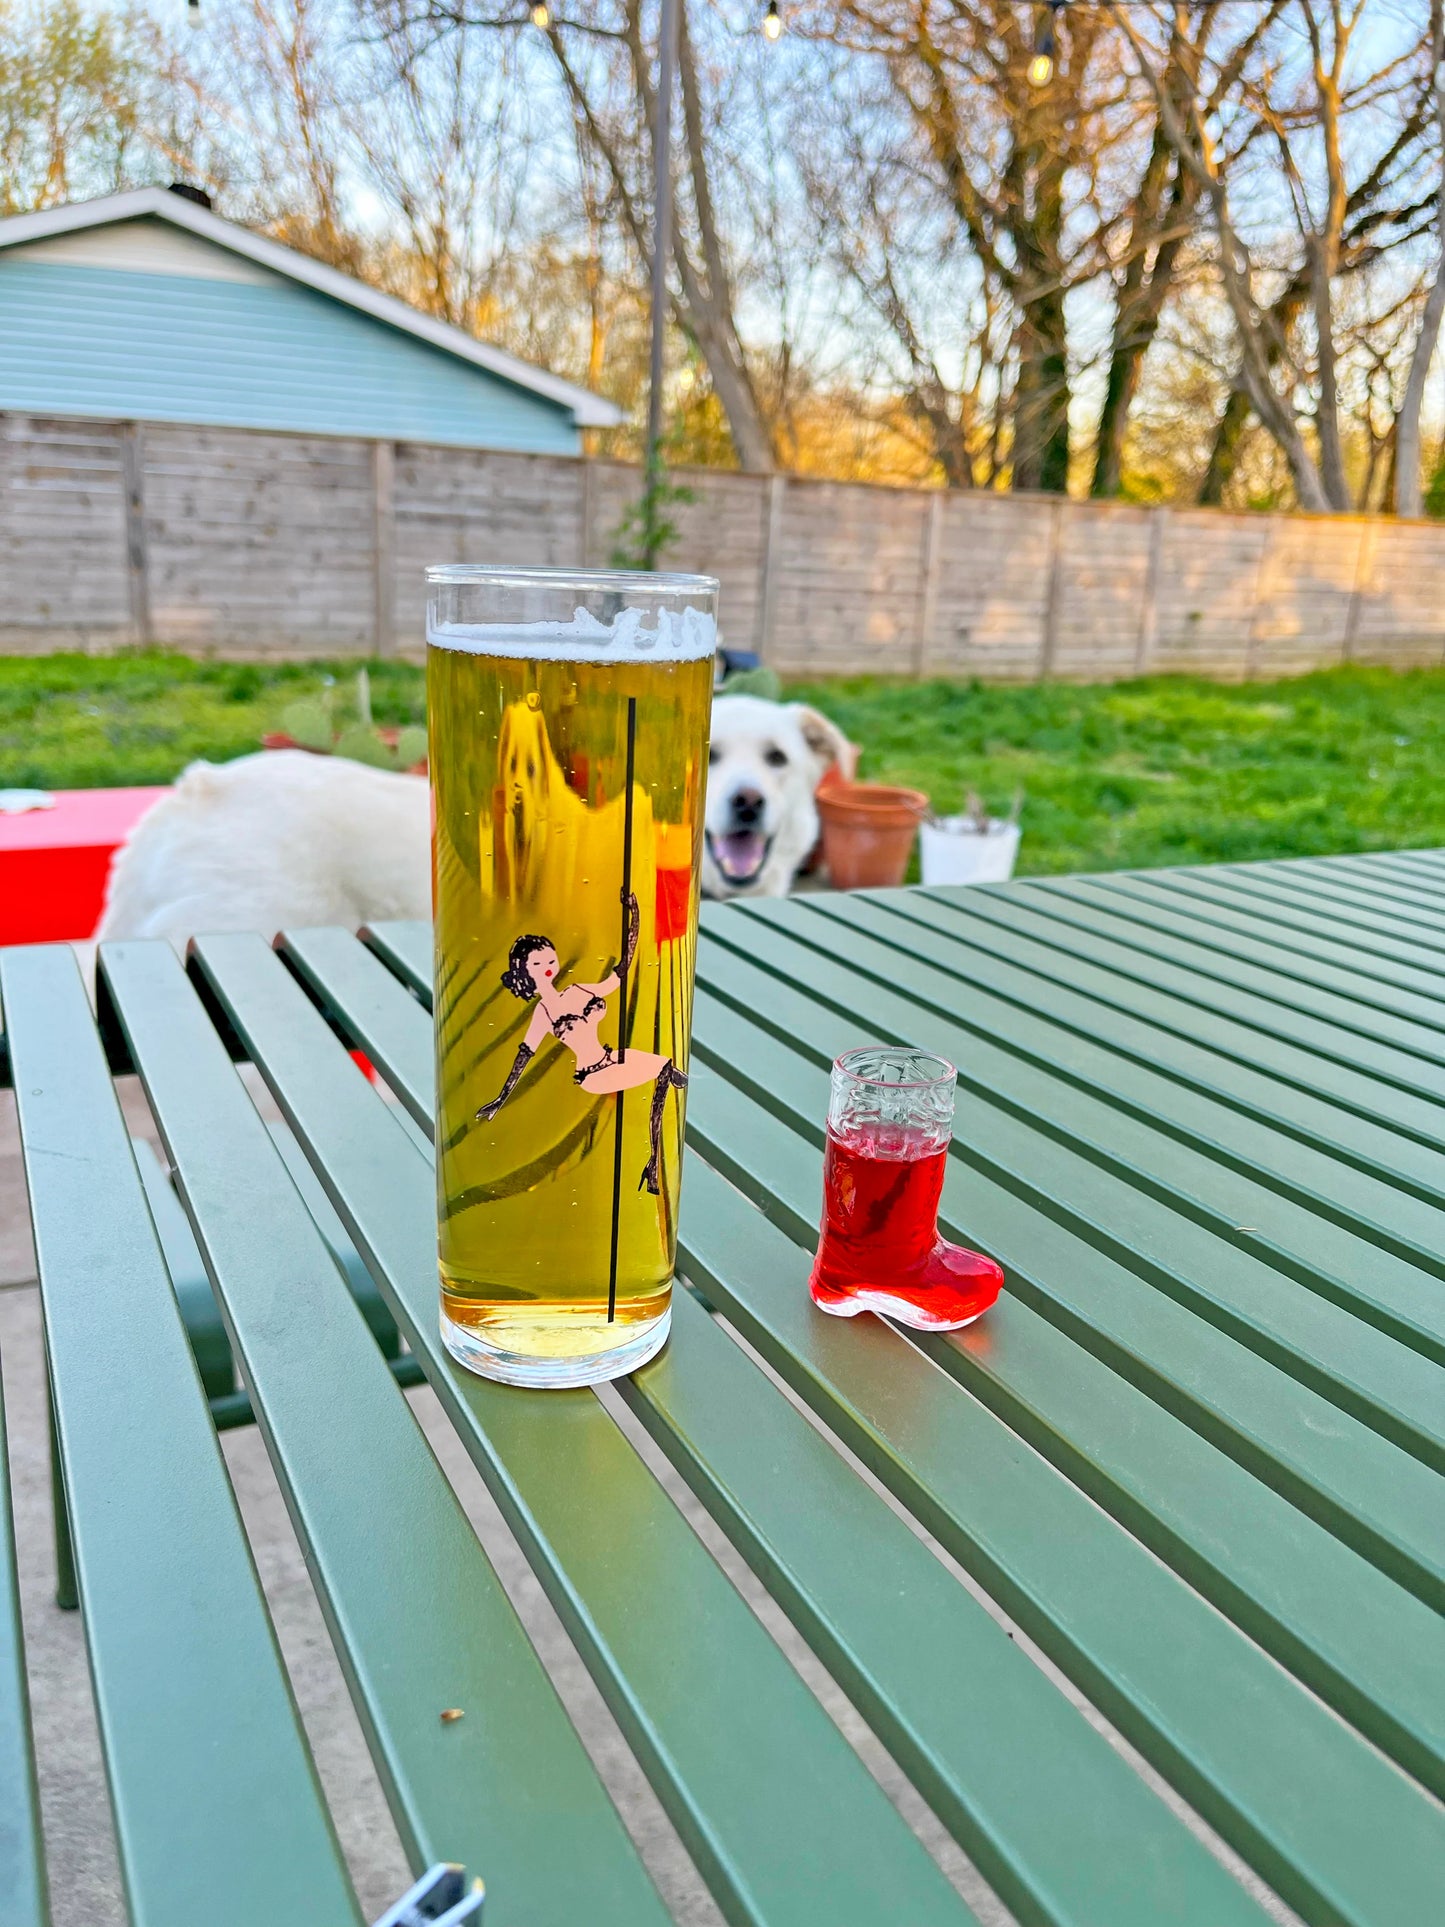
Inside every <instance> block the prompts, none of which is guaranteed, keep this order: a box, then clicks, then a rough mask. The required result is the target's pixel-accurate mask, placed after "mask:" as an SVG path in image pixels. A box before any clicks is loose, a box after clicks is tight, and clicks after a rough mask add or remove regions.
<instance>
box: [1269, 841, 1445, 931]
mask: <svg viewBox="0 0 1445 1927" xmlns="http://www.w3.org/2000/svg"><path fill="white" fill-rule="evenodd" d="M1262 881H1265V882H1268V883H1269V884H1270V885H1271V886H1272V887H1273V888H1276V889H1281V890H1291V891H1294V892H1296V893H1297V894H1298V895H1300V896H1302V897H1304V898H1306V899H1309V900H1320V899H1323V900H1324V901H1325V902H1327V903H1329V904H1331V905H1335V904H1337V905H1339V908H1340V915H1341V916H1342V917H1343V918H1345V919H1347V920H1350V921H1353V919H1354V918H1355V917H1356V916H1363V917H1364V918H1366V919H1367V920H1368V922H1369V924H1370V926H1371V927H1373V926H1374V924H1375V921H1376V920H1377V919H1379V918H1385V919H1387V920H1389V921H1391V922H1398V923H1400V924H1402V925H1404V926H1406V928H1405V929H1403V930H1402V931H1401V934H1402V935H1404V936H1408V937H1413V936H1414V935H1415V934H1416V926H1418V927H1419V932H1420V941H1421V942H1422V943H1426V944H1428V945H1429V946H1430V948H1431V949H1432V950H1442V949H1445V911H1442V908H1441V904H1440V901H1439V898H1438V897H1437V896H1436V894H1435V893H1434V892H1433V891H1431V890H1429V889H1425V890H1415V889H1412V888H1411V887H1410V886H1409V885H1408V884H1401V883H1397V882H1395V881H1393V880H1392V879H1391V878H1390V877H1389V876H1388V875H1385V876H1381V875H1379V874H1377V873H1371V875H1370V876H1368V877H1365V876H1361V875H1359V874H1358V873H1356V872H1354V871H1351V870H1349V869H1347V868H1346V867H1345V866H1344V865H1343V864H1340V863H1331V864H1329V865H1328V866H1326V865H1323V864H1315V863H1311V862H1310V861H1309V860H1308V859H1302V860H1301V861H1300V862H1298V863H1292V864H1291V865H1290V866H1289V868H1288V869H1287V870H1285V869H1281V870H1278V871H1275V872H1273V873H1272V874H1270V875H1269V876H1268V877H1266V878H1263V879H1262Z"/></svg>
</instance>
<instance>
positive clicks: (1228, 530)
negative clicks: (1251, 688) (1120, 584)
mask: <svg viewBox="0 0 1445 1927" xmlns="http://www.w3.org/2000/svg"><path fill="white" fill-rule="evenodd" d="M1273 520H1274V518H1273V517H1269V516H1244V515H1225V514H1221V513H1220V512H1219V511H1218V510H1210V509H1173V510H1171V512H1170V515H1169V521H1168V524H1167V526H1166V529H1165V535H1164V548H1163V554H1162V556H1161V559H1160V569H1159V582H1158V587H1157V595H1158V635H1157V640H1156V643H1155V650H1154V667H1155V668H1156V669H1161V670H1171V669H1172V670H1183V671H1187V672H1188V673H1190V674H1191V675H1197V676H1220V677H1225V678H1229V677H1236V676H1242V675H1244V674H1245V673H1246V670H1247V668H1248V665H1249V647H1250V630H1251V626H1252V624H1253V620H1254V613H1255V603H1256V597H1257V594H1258V588H1259V581H1260V572H1261V567H1262V564H1263V562H1264V554H1265V547H1266V544H1267V543H1268V540H1269V535H1270V527H1271V523H1272V521H1273Z"/></svg>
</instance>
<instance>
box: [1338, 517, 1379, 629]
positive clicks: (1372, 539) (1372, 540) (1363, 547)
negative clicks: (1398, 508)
mask: <svg viewBox="0 0 1445 1927" xmlns="http://www.w3.org/2000/svg"><path fill="white" fill-rule="evenodd" d="M1379 531H1380V525H1379V523H1378V522H1377V521H1375V519H1374V518H1373V517H1371V518H1370V520H1369V521H1367V522H1366V523H1365V524H1364V525H1363V527H1362V528H1361V530H1360V546H1359V549H1358V550H1357V551H1356V554H1355V580H1354V583H1353V585H1352V587H1351V589H1350V606H1349V608H1348V609H1347V610H1346V611H1345V634H1344V640H1343V642H1342V644H1341V647H1340V655H1341V658H1342V660H1343V661H1345V662H1353V661H1354V659H1355V651H1356V649H1357V648H1358V647H1359V643H1360V624H1361V622H1362V621H1363V620H1364V604H1365V597H1366V596H1367V595H1368V594H1369V593H1370V590H1371V588H1372V587H1373V586H1374V580H1375V544H1376V541H1377V540H1378V538H1379Z"/></svg>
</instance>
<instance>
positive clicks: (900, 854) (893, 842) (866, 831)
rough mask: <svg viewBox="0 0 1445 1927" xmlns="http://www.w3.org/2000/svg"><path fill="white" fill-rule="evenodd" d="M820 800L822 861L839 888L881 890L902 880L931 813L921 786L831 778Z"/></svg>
mask: <svg viewBox="0 0 1445 1927" xmlns="http://www.w3.org/2000/svg"><path fill="white" fill-rule="evenodd" d="M817 800H818V814H819V816H820V817H821V818H822V820H823V860H824V862H825V863H826V864H827V866H828V875H829V878H830V879H831V881H832V884H833V888H834V889H835V890H881V889H887V888H890V887H893V886H896V885H897V884H900V883H902V881H903V877H904V873H905V871H906V870H907V868H908V859H909V857H910V856H911V855H912V853H913V843H914V839H915V837H916V836H917V835H918V826H919V824H920V823H921V822H922V821H923V819H924V817H925V816H926V815H927V814H928V798H927V797H926V796H925V795H924V794H923V792H922V790H905V789H897V788H895V787H894V786H893V785H892V784H891V783H830V784H829V785H828V787H827V788H826V789H822V790H820V791H819V793H818V799H817Z"/></svg>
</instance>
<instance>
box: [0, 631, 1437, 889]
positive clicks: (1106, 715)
mask: <svg viewBox="0 0 1445 1927" xmlns="http://www.w3.org/2000/svg"><path fill="white" fill-rule="evenodd" d="M370 674H371V693H372V706H373V712H374V714H375V717H376V720H377V721H378V722H382V723H387V722H397V723H403V722H418V721H420V720H422V713H423V695H422V672H421V671H420V670H419V669H416V668H413V667H411V666H409V665H406V664H402V663H373V664H371V665H370ZM327 676H331V677H334V678H335V679H336V683H337V686H338V690H343V689H345V688H346V687H347V686H348V685H349V683H350V681H351V679H352V677H353V676H354V666H351V665H344V664H339V663H286V664H276V665H266V664H251V663H245V664H237V663H197V662H192V661H190V660H188V659H187V658H185V657H182V656H175V655H169V654H166V653H163V652H160V651H149V650H148V651H139V652H136V653H134V654H129V655H121V656H111V657H90V656H76V655H66V656H45V657H8V658H0V787H13V786H36V787H41V788H51V789H75V788H81V787H86V786H91V785H98V784H122V783H165V782H169V781H170V780H171V778H173V777H174V776H175V775H176V774H177V772H178V771H179V770H180V769H181V768H182V767H183V766H184V765H185V764H186V763H187V762H189V761H190V760H191V759H192V758H193V757H196V756H207V757H211V758H219V759H224V758H227V757H231V756H241V755H244V754H245V753H246V752H247V751H248V750H252V749H254V748H255V747H256V746H257V742H258V739H259V737H260V735H261V732H262V731H263V730H264V729H267V728H274V727H275V726H276V724H277V722H278V719H279V716H280V712H281V711H282V709H284V708H285V706H286V705H287V704H288V703H290V702H292V701H294V700H295V699H296V698H297V697H298V696H302V695H306V694H309V693H312V692H314V691H315V690H316V689H317V688H318V687H319V686H320V685H321V682H322V679H323V678H324V677H327ZM790 693H791V694H794V695H797V696H800V697H804V698H806V700H808V701H809V702H814V703H816V704H817V705H818V706H819V708H821V709H824V710H826V711H827V713H828V714H829V715H831V716H833V717H834V718H835V719H836V720H837V721H838V722H839V723H840V724H841V725H842V727H843V728H844V729H845V730H846V731H847V733H848V734H849V735H850V736H851V737H852V738H853V740H854V741H855V742H858V743H861V744H862V745H863V748H864V757H863V773H864V774H865V775H867V776H870V777H876V778H881V779H885V780H889V781H897V782H902V783H909V784H912V785H914V786H916V787H917V788H919V789H923V790H927V791H928V793H929V795H930V796H931V797H932V799H933V803H934V807H935V808H936V809H938V810H939V811H941V812H945V811H952V810H956V809H957V808H959V807H960V806H961V804H962V800H963V794H964V791H965V789H969V788H972V789H976V790H978V791H980V792H981V793H982V794H983V795H984V797H985V798H986V800H987V801H988V802H989V803H990V805H991V806H992V807H993V808H994V809H995V810H1002V809H1003V808H1004V807H1006V805H1007V804H1008V801H1009V799H1010V797H1011V796H1012V794H1013V792H1014V790H1015V789H1016V788H1022V789H1023V790H1024V791H1025V793H1026V799H1027V800H1026V802H1025V806H1024V840H1023V848H1022V852H1021V858H1020V868H1021V869H1023V870H1026V871H1034V872H1045V871H1063V870H1104V869H1119V868H1143V867H1146V866H1150V865H1155V864H1165V863H1208V862H1231V861H1247V860H1250V859H1254V858H1263V857H1284V856H1316V855H1322V854H1328V853H1330V852H1336V851H1346V850H1373V849H1391V848H1406V847H1411V846H1420V845H1426V844H1445V773H1442V763H1441V757H1440V754H1439V751H1438V749H1437V745H1438V744H1439V743H1440V742H1441V741H1442V740H1445V670H1420V671H1415V672H1412V673H1409V674H1395V673H1392V672H1390V671H1388V670H1373V669H1335V670H1330V671H1327V672H1325V673H1322V674H1320V675H1315V676H1305V677H1301V678H1299V679H1298V680H1295V681H1290V682H1278V683H1250V684H1242V685H1224V684H1219V683H1208V682H1197V681H1194V680H1192V679H1187V678H1182V677H1163V676H1159V677H1153V678H1150V679H1148V680H1146V681H1142V682H1130V683H1109V684H1100V685H1095V686H1074V685H1070V684H1062V683H1053V684H1047V685H1040V686H1036V687H1031V688H1003V687H992V688H990V687H982V686H980V685H978V684H974V683H948V682H928V683H921V684H920V683H915V682H908V681H903V680H901V679H896V678H884V677H859V678H849V679H846V680H841V681H828V682H816V683H807V684H798V685H797V686H796V687H795V688H794V689H793V690H792V691H790Z"/></svg>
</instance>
